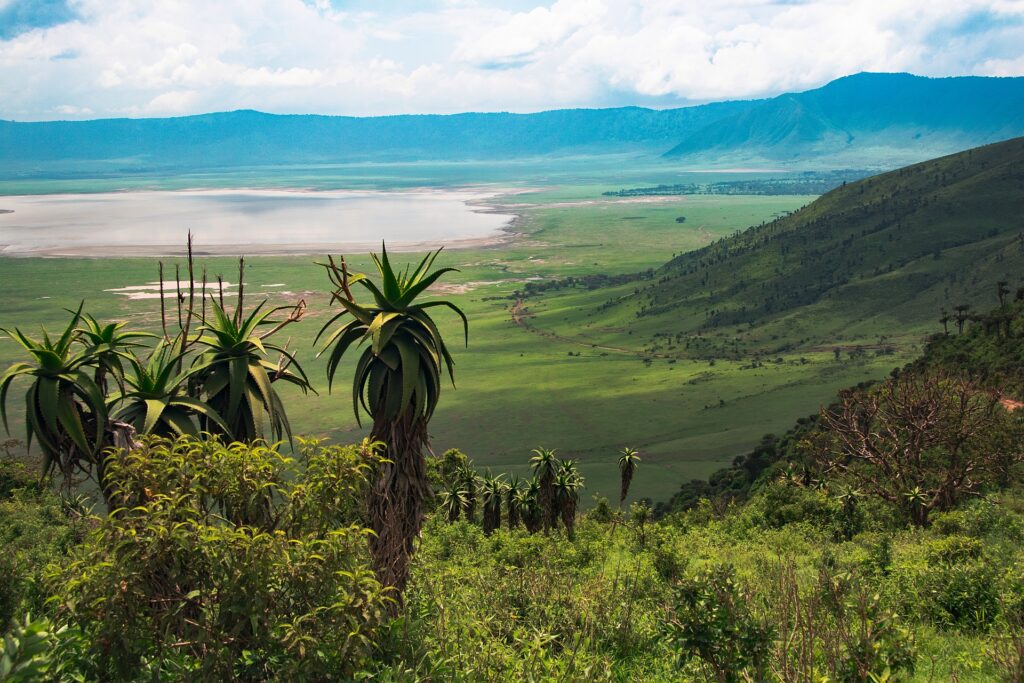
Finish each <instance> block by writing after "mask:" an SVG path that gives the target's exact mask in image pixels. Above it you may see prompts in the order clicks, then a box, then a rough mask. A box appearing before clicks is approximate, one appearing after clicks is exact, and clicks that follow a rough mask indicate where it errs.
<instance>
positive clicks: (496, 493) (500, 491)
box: [480, 470, 505, 536]
mask: <svg viewBox="0 0 1024 683" xmlns="http://www.w3.org/2000/svg"><path fill="white" fill-rule="evenodd" d="M482 479H483V481H482V485H481V487H480V489H481V491H482V496H481V499H482V500H483V504H484V519H483V522H484V525H483V526H484V534H486V535H488V536H490V535H491V534H492V533H494V531H495V530H496V529H497V528H498V527H500V526H501V500H502V498H503V497H504V494H505V483H504V482H503V481H502V475H500V474H499V475H492V474H491V471H490V470H488V471H487V473H486V474H485V475H484V476H483V478H482Z"/></svg>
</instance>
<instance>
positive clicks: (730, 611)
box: [665, 565, 772, 683]
mask: <svg viewBox="0 0 1024 683" xmlns="http://www.w3.org/2000/svg"><path fill="white" fill-rule="evenodd" d="M750 599H751V596H750V594H749V593H748V592H747V591H745V590H743V589H742V588H741V587H740V586H739V584H737V583H736V580H735V572H734V570H733V569H732V567H730V566H728V565H719V566H716V567H713V568H711V569H707V570H704V571H701V572H700V573H698V574H697V575H696V576H694V577H692V578H688V579H683V580H682V581H680V582H679V583H678V584H676V586H675V591H674V599H673V602H672V607H671V608H670V612H669V616H668V620H667V622H666V625H665V635H666V638H667V639H668V641H669V643H670V646H671V647H672V649H674V650H675V652H676V654H677V656H678V658H679V662H680V664H684V663H686V662H688V661H690V660H691V659H693V658H697V659H699V660H700V662H701V663H702V664H703V665H704V666H705V667H706V668H707V669H710V671H711V672H712V673H713V675H714V677H715V678H716V679H717V680H719V681H722V682H723V683H732V682H734V681H737V682H738V681H742V680H744V676H745V675H746V676H752V677H754V679H755V680H764V679H765V670H766V667H767V663H768V655H769V650H770V647H771V643H772V631H771V629H770V628H769V627H768V625H767V624H765V623H764V622H763V621H762V620H760V619H759V618H758V617H756V616H755V615H754V614H753V613H752V611H751V609H750V604H749V603H750Z"/></svg>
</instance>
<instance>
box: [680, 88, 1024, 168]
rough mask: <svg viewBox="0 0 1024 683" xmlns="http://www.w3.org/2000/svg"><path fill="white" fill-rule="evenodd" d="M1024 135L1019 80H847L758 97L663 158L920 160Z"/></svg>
mask: <svg viewBox="0 0 1024 683" xmlns="http://www.w3.org/2000/svg"><path fill="white" fill-rule="evenodd" d="M1021 134H1024V78H987V77H957V78H923V77H920V76H912V75H910V74H869V73H861V74H856V75H853V76H847V77H845V78H840V79H838V80H835V81H832V82H831V83H829V84H827V85H825V86H823V87H821V88H818V89H816V90H809V91H807V92H802V93H791V94H786V95H780V96H778V97H775V98H772V99H770V100H763V101H761V102H758V103H756V104H754V105H753V106H750V107H747V108H745V109H743V110H741V111H737V112H735V113H733V114H732V115H731V116H727V117H725V118H722V119H718V120H717V121H714V122H713V123H712V124H710V125H707V126H705V127H703V128H701V129H700V130H698V131H694V132H692V133H690V134H688V135H686V136H684V137H683V138H682V139H681V141H680V142H679V144H677V145H676V146H675V147H673V148H672V149H671V150H669V151H668V152H667V154H666V156H668V157H685V156H690V157H693V156H697V157H721V156H722V155H737V154H738V155H740V156H744V157H750V156H761V157H764V158H768V159H777V160H789V159H795V158H811V157H817V156H821V155H834V154H839V155H849V154H850V153H852V152H859V153H860V154H861V155H862V156H872V155H873V156H885V155H886V154H890V155H891V154H896V155H897V156H899V155H900V154H899V153H900V152H901V151H913V150H920V152H921V153H920V157H921V158H924V157H927V156H934V153H945V152H952V151H956V150H960V149H965V148H968V147H974V146H978V145H983V144H987V143H990V142H997V141H999V140H1006V139H1009V138H1012V137H1015V136H1018V135H1021Z"/></svg>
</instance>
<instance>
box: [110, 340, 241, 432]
mask: <svg viewBox="0 0 1024 683" xmlns="http://www.w3.org/2000/svg"><path fill="white" fill-rule="evenodd" d="M183 355H184V354H181V353H178V354H175V353H174V352H173V349H172V347H171V346H169V345H167V344H166V343H165V342H161V343H159V344H158V345H157V347H156V348H155V349H153V352H152V353H151V354H150V356H149V359H148V360H147V361H146V362H145V363H143V362H142V361H141V360H140V359H138V358H136V357H135V356H130V357H129V358H128V363H129V367H130V368H131V370H132V374H126V375H125V376H124V378H123V379H124V384H125V390H124V391H123V392H120V393H118V394H115V395H114V396H112V397H111V398H110V399H108V403H109V404H110V405H111V406H113V405H117V409H116V410H115V411H114V413H113V417H114V419H115V420H122V421H124V422H127V423H128V424H130V425H132V426H133V427H134V428H135V430H136V431H137V432H138V433H140V434H152V435H154V436H162V437H167V438H175V437H178V436H186V435H187V436H198V435H199V428H198V425H199V420H206V421H208V422H209V423H211V424H213V425H215V426H216V428H217V429H218V431H219V432H221V433H225V434H226V433H228V432H229V431H230V427H228V425H227V424H226V423H225V422H224V421H223V420H222V419H221V417H220V415H218V414H217V412H216V411H215V410H214V409H213V408H212V407H211V406H210V405H209V404H207V403H205V402H203V401H200V400H199V399H197V398H192V397H191V396H188V395H187V393H186V391H187V384H188V380H189V378H190V376H191V375H192V374H193V373H191V372H184V373H179V372H177V368H178V361H179V360H180V359H181V357H182V356H183Z"/></svg>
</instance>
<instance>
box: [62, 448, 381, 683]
mask: <svg viewBox="0 0 1024 683" xmlns="http://www.w3.org/2000/svg"><path fill="white" fill-rule="evenodd" d="M378 461H379V458H378V456H377V455H376V452H375V449H373V448H371V447H369V446H366V445H364V446H363V447H345V448H342V447H325V446H322V445H321V444H319V443H317V442H306V443H304V444H303V445H302V447H301V449H300V452H299V455H298V456H297V457H295V458H291V457H286V456H284V455H282V454H280V453H278V452H277V451H276V450H275V449H274V448H271V447H267V446H263V445H260V444H256V445H243V444H231V445H230V446H224V445H222V444H220V443H218V442H217V441H215V440H214V441H211V442H206V443H202V442H198V441H192V440H187V439H182V440H178V441H174V442H170V441H165V440H159V439H153V440H149V441H146V442H145V443H144V445H143V446H142V447H141V448H139V449H137V450H135V451H131V452H115V453H113V454H112V455H111V456H110V457H109V458H108V460H107V472H108V476H109V482H110V486H111V490H112V497H113V499H114V500H118V501H120V502H121V503H122V504H123V506H122V507H120V508H118V509H115V510H113V511H112V512H111V513H110V514H109V515H108V516H107V517H106V518H104V519H103V520H101V521H100V522H99V525H98V527H97V528H96V530H95V531H94V532H93V533H91V534H90V536H89V537H88V539H87V540H86V542H85V543H84V544H83V546H82V547H81V548H80V549H79V550H78V551H77V552H76V553H75V554H74V561H73V562H72V563H70V565H69V566H68V567H67V568H64V569H56V570H55V571H54V572H53V573H52V575H51V577H50V578H51V580H50V585H51V587H52V589H53V591H54V593H55V603H56V605H57V610H58V615H59V617H60V618H61V619H65V620H67V621H68V622H69V623H70V624H72V625H73V626H77V627H79V628H81V630H82V631H83V632H84V633H85V634H86V636H87V639H88V641H89V643H90V650H91V654H92V655H93V656H94V662H95V664H94V666H95V670H93V671H90V672H88V673H89V676H90V677H93V678H95V679H102V680H131V679H133V678H134V677H135V676H136V675H137V672H138V671H139V670H141V668H146V669H149V670H151V671H152V672H153V676H155V677H157V678H177V677H185V678H203V679H211V678H216V679H242V680H247V679H248V680H253V679H259V680H263V679H266V678H268V677H274V678H283V679H289V680H293V679H296V678H316V679H324V678H338V677H345V676H350V675H351V674H352V673H353V671H354V670H355V668H356V667H358V666H359V664H360V663H361V662H363V661H364V660H365V658H366V657H367V655H368V653H369V650H370V647H371V646H372V644H373V639H374V634H375V631H376V629H377V627H378V625H379V622H380V620H381V617H382V613H383V608H384V606H385V602H386V600H387V598H386V597H385V595H384V593H383V592H382V590H381V587H380V585H379V584H378V582H377V581H376V579H375V578H374V575H373V571H372V570H371V569H370V567H369V562H368V557H367V552H366V534H367V533H368V532H367V531H366V530H365V529H364V528H363V527H362V526H361V525H359V524H358V521H359V520H358V510H359V506H358V501H359V499H360V497H361V496H362V494H363V492H364V490H365V487H366V482H367V474H368V472H369V471H370V470H371V469H372V468H373V467H374V466H375V464H376V463H377V462H378ZM99 655H102V656H99Z"/></svg>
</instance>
